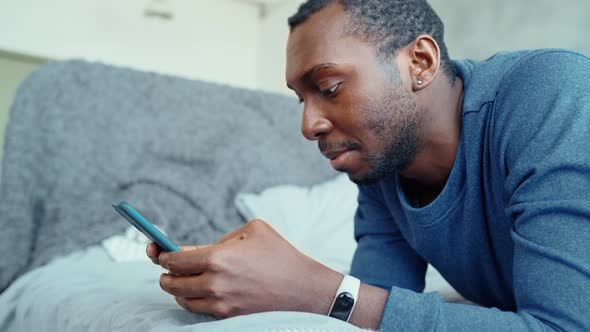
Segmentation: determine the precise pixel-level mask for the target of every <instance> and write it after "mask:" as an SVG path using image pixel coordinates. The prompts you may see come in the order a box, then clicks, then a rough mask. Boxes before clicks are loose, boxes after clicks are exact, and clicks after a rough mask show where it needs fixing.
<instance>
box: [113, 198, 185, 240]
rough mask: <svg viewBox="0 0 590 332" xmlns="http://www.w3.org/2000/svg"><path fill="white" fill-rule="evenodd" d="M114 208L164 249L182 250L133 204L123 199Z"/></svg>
mask: <svg viewBox="0 0 590 332" xmlns="http://www.w3.org/2000/svg"><path fill="white" fill-rule="evenodd" d="M113 208H115V210H116V211H117V212H119V214H120V215H122V216H123V218H125V219H127V221H129V222H130V223H131V224H132V225H133V226H135V228H137V230H139V231H140V232H142V233H143V235H145V236H147V237H148V239H150V240H152V241H154V242H155V243H156V244H157V245H158V246H159V247H160V248H162V250H164V251H170V252H175V251H180V248H179V247H178V246H177V245H176V244H175V243H174V242H172V241H171V240H170V239H169V238H168V237H167V236H166V235H164V234H163V233H162V232H160V231H159V230H158V229H157V228H156V227H155V226H154V225H153V224H152V223H151V222H149V220H147V218H146V217H144V216H142V215H141V213H139V211H137V210H136V209H135V208H134V207H133V206H131V204H129V203H127V202H125V201H122V202H120V203H119V204H113Z"/></svg>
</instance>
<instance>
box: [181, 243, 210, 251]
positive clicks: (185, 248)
mask: <svg viewBox="0 0 590 332" xmlns="http://www.w3.org/2000/svg"><path fill="white" fill-rule="evenodd" d="M210 246H211V244H204V245H200V246H181V247H180V251H190V250H197V249H205V248H207V247H210Z"/></svg>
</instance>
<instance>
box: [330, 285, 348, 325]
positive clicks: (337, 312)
mask: <svg viewBox="0 0 590 332" xmlns="http://www.w3.org/2000/svg"><path fill="white" fill-rule="evenodd" d="M353 306H354V297H353V296H352V294H350V293H348V292H344V293H340V294H338V296H337V297H336V300H335V301H334V306H333V307H332V311H331V312H330V317H334V318H338V319H341V320H343V321H348V317H349V316H350V312H351V311H352V307H353Z"/></svg>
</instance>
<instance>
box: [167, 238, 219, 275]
mask: <svg viewBox="0 0 590 332" xmlns="http://www.w3.org/2000/svg"><path fill="white" fill-rule="evenodd" d="M213 249H214V246H212V245H207V246H198V247H196V248H194V249H193V250H183V251H179V252H162V253H160V257H159V262H160V265H161V266H162V267H163V268H165V269H167V270H168V271H170V272H171V273H173V274H176V275H192V274H201V273H203V272H205V271H207V270H208V269H209V267H210V256H211V253H212V252H213Z"/></svg>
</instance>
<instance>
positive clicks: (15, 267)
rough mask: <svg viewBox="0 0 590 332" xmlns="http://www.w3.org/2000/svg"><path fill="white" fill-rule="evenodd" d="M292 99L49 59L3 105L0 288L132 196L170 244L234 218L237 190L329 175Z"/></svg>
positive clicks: (104, 222) (88, 232)
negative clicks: (6, 108)
mask: <svg viewBox="0 0 590 332" xmlns="http://www.w3.org/2000/svg"><path fill="white" fill-rule="evenodd" d="M300 117H301V111H300V109H299V106H298V105H297V103H296V101H295V99H293V98H288V97H284V96H279V95H274V94H268V93H262V92H257V91H250V90H245V89H237V88H232V87H229V86H223V85H215V84H210V83H205V82H198V81H190V80H186V79H180V78H175V77H170V76H163V75H157V74H152V73H143V72H138V71H134V70H129V69H123V68H115V67H111V66H106V65H102V64H94V63H86V62H82V61H67V62H54V63H50V64H48V65H46V66H44V67H42V68H41V69H39V70H37V71H35V72H34V73H33V74H31V76H30V77H29V78H28V79H27V80H25V81H24V82H23V83H22V84H21V86H20V88H19V90H18V92H17V96H16V98H15V102H14V104H13V106H12V109H11V117H10V122H9V124H8V127H7V131H6V141H5V151H4V160H3V168H2V171H3V174H2V178H1V181H2V182H1V183H0V228H1V229H2V232H1V233H0V249H1V251H0V252H2V253H3V254H4V259H3V260H2V261H0V290H4V289H5V288H6V287H7V285H8V284H9V283H10V282H11V281H12V280H14V278H16V277H17V276H19V275H21V274H22V273H24V272H26V271H28V270H30V269H31V268H33V267H37V266H40V265H42V264H44V263H46V262H48V261H49V260H50V259H51V258H53V257H56V256H58V255H62V254H65V253H69V252H71V251H73V250H76V249H79V248H82V247H86V246H89V245H92V244H95V243H98V241H100V240H101V239H104V238H106V237H108V236H111V235H113V234H115V233H118V232H122V231H123V230H124V229H125V228H126V227H127V226H128V224H127V223H126V222H124V221H123V219H122V218H121V217H120V216H118V215H117V214H116V212H115V211H114V210H113V209H112V207H111V203H112V202H114V201H118V200H121V199H125V200H128V201H130V202H131V203H132V204H134V205H135V206H136V207H138V208H139V209H140V210H141V211H142V212H144V213H145V214H146V216H147V217H148V218H151V219H152V220H153V221H154V222H155V223H157V224H160V225H162V226H164V228H165V229H166V231H167V232H168V233H169V235H170V237H171V238H172V239H173V240H174V241H176V242H177V243H179V244H199V243H208V242H212V241H214V240H216V239H217V238H218V237H219V236H220V235H222V234H223V233H224V232H228V231H230V230H232V229H233V228H235V227H238V226H239V225H240V224H241V223H242V222H243V221H242V220H241V218H240V217H239V215H238V213H237V211H236V210H235V208H234V207H233V199H234V196H235V194H236V193H237V192H238V191H259V190H261V189H263V188H265V187H268V186H273V185H278V184H299V185H310V184H313V183H317V182H320V181H323V180H326V179H328V178H330V177H331V176H334V175H335V173H334V172H333V171H332V170H331V169H330V167H329V164H328V163H327V162H326V161H325V160H324V159H323V158H322V157H321V155H320V154H319V153H318V149H317V147H316V146H315V144H312V143H309V142H306V141H305V140H304V139H303V137H302V136H301V134H300V131H299V124H300Z"/></svg>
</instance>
